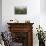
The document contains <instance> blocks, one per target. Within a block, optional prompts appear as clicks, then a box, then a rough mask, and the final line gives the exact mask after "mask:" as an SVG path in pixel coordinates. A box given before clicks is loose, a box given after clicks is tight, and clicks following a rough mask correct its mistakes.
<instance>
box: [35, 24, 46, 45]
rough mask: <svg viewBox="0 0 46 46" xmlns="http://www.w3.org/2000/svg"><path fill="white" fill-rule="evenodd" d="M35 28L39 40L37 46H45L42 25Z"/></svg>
mask: <svg viewBox="0 0 46 46" xmlns="http://www.w3.org/2000/svg"><path fill="white" fill-rule="evenodd" d="M36 29H37V34H36V36H38V40H39V46H45V35H44V32H43V29H42V27H40V25H39V28H36Z"/></svg>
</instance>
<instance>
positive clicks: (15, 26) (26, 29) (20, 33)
mask: <svg viewBox="0 0 46 46" xmlns="http://www.w3.org/2000/svg"><path fill="white" fill-rule="evenodd" d="M7 24H8V25H9V27H8V28H9V31H11V33H12V37H13V41H15V42H18V43H22V44H23V45H22V46H33V30H32V29H33V27H32V25H33V23H7Z"/></svg>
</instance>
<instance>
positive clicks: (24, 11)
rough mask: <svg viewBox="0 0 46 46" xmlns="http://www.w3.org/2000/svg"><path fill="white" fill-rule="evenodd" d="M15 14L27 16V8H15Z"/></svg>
mask: <svg viewBox="0 0 46 46" xmlns="http://www.w3.org/2000/svg"><path fill="white" fill-rule="evenodd" d="M15 14H16V15H18V14H22V15H23V14H27V7H15Z"/></svg>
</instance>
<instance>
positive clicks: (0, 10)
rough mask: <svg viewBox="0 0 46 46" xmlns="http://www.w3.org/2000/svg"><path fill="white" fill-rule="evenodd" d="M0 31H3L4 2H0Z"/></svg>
mask: <svg viewBox="0 0 46 46" xmlns="http://www.w3.org/2000/svg"><path fill="white" fill-rule="evenodd" d="M0 31H2V0H0Z"/></svg>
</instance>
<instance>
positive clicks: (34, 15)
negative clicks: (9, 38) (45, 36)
mask: <svg viewBox="0 0 46 46" xmlns="http://www.w3.org/2000/svg"><path fill="white" fill-rule="evenodd" d="M40 3H41V4H40ZM42 4H43V3H42V2H40V0H2V26H3V29H2V30H3V31H7V30H8V25H7V22H8V21H9V20H10V19H17V20H19V22H25V20H30V22H31V23H34V25H33V45H34V46H38V39H37V37H36V27H38V25H39V24H41V26H42V27H43V29H44V30H46V28H45V27H46V22H45V21H44V20H46V15H45V14H43V12H42V8H43V6H44V5H43V6H42ZM16 6H26V7H27V15H15V14H14V8H15V7H16ZM43 10H44V9H43Z"/></svg>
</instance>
